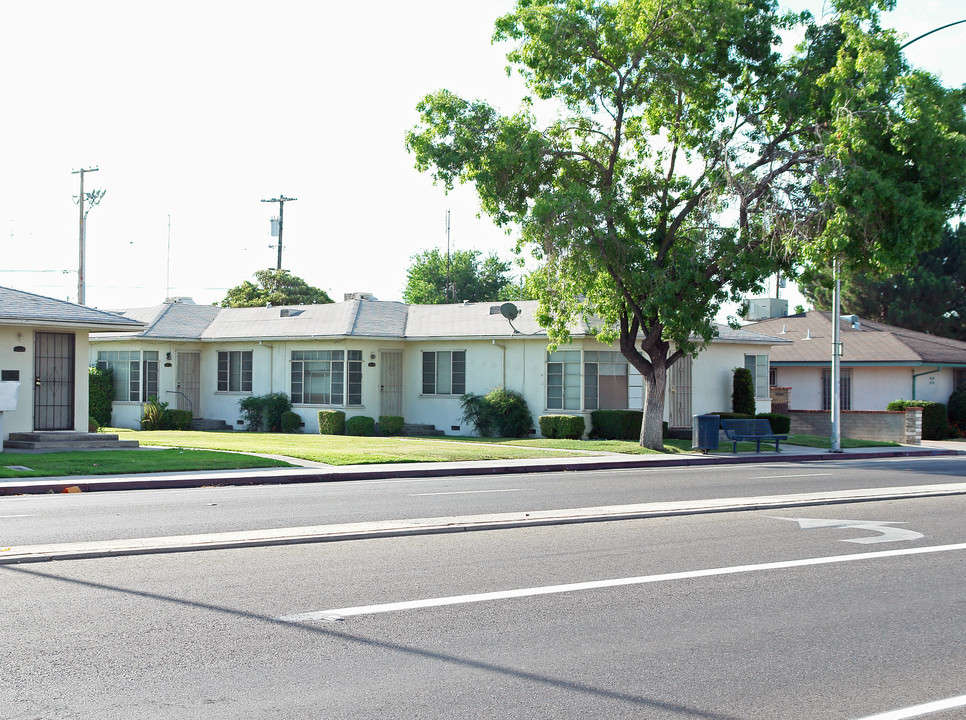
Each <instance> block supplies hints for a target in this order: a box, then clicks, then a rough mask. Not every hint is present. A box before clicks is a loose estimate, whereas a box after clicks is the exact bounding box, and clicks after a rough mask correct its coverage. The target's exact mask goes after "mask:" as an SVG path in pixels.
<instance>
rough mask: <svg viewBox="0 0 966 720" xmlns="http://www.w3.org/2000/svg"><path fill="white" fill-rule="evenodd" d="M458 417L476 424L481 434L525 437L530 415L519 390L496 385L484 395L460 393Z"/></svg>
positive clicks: (527, 432)
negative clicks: (459, 412)
mask: <svg viewBox="0 0 966 720" xmlns="http://www.w3.org/2000/svg"><path fill="white" fill-rule="evenodd" d="M460 409H461V410H462V411H463V415H462V417H461V420H462V421H463V422H468V423H470V424H472V425H473V427H475V428H476V432H477V433H478V434H479V435H481V436H482V437H490V436H491V435H494V434H495V435H496V436H497V437H524V436H526V435H528V434H529V433H530V426H531V425H533V416H532V415H530V409H529V408H528V407H527V401H526V400H525V399H524V398H523V395H521V394H520V393H518V392H515V391H513V390H507V389H506V388H502V387H496V388H493V389H492V390H490V392H488V393H487V394H486V395H476V394H474V393H466V394H465V395H463V396H462V397H460Z"/></svg>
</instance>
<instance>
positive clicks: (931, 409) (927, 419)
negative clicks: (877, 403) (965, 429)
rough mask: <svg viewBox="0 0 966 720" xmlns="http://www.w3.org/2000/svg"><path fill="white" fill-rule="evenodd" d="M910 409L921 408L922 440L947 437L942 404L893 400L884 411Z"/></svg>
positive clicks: (944, 408)
mask: <svg viewBox="0 0 966 720" xmlns="http://www.w3.org/2000/svg"><path fill="white" fill-rule="evenodd" d="M910 407H921V408H922V439H923V440H945V439H946V438H948V437H949V434H950V433H949V418H948V417H947V416H946V405H945V404H944V403H937V402H929V401H928V400H893V401H892V402H891V403H889V404H888V405H886V410H892V411H893V412H895V411H898V410H905V409H906V408H910Z"/></svg>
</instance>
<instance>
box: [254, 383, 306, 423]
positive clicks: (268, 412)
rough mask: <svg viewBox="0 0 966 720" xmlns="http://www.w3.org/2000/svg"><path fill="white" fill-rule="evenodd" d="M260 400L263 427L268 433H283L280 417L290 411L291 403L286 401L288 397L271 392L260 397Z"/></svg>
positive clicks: (281, 393) (280, 393)
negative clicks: (263, 421)
mask: <svg viewBox="0 0 966 720" xmlns="http://www.w3.org/2000/svg"><path fill="white" fill-rule="evenodd" d="M261 400H262V407H263V410H262V413H263V414H264V420H265V427H266V428H267V429H268V431H269V432H283V431H282V416H283V415H284V414H285V413H287V412H289V411H291V409H292V401H291V400H289V399H288V395H286V394H285V393H283V392H273V393H268V394H267V395H262V396H261ZM299 422H301V419H300V420H299Z"/></svg>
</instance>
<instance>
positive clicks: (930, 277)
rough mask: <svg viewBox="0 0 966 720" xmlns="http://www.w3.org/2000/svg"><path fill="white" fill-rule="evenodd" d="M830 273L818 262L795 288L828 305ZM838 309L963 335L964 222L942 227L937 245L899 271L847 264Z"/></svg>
mask: <svg viewBox="0 0 966 720" xmlns="http://www.w3.org/2000/svg"><path fill="white" fill-rule="evenodd" d="M832 284H833V280H832V274H831V273H830V272H828V270H827V269H824V268H819V269H816V270H812V271H811V272H808V273H806V274H805V275H804V276H803V277H801V278H799V288H800V289H801V290H802V293H803V294H804V295H805V297H807V298H808V299H809V300H811V301H812V303H813V304H814V305H815V307H816V308H817V309H819V310H829V309H830V308H831V307H832ZM841 307H842V312H844V313H848V314H855V315H858V316H860V317H863V318H868V319H869V320H877V321H879V322H883V323H888V324H890V325H898V326H899V327H904V328H910V329H912V330H919V331H921V332H927V333H932V334H933V335H939V336H941V337H948V338H953V339H954V340H964V341H966V225H963V224H962V223H960V224H959V226H958V227H957V228H956V229H955V230H953V229H952V227H947V228H946V230H945V232H944V233H943V237H942V241H941V242H940V243H939V245H937V246H936V247H934V248H932V249H930V250H926V251H924V252H921V253H919V255H917V256H916V259H915V260H914V261H913V262H912V263H911V264H910V265H909V267H907V268H906V269H904V270H902V271H901V272H898V273H895V274H892V275H888V274H887V275H881V274H876V273H869V272H854V271H852V270H851V269H850V268H846V269H845V271H844V272H843V277H842V306H841Z"/></svg>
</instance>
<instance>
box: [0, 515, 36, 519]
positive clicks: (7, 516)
mask: <svg viewBox="0 0 966 720" xmlns="http://www.w3.org/2000/svg"><path fill="white" fill-rule="evenodd" d="M15 517H37V516H36V515H0V519H3V518H15Z"/></svg>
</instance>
